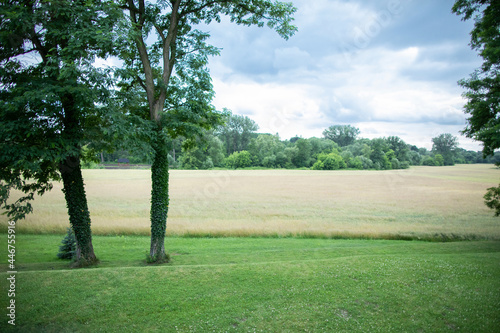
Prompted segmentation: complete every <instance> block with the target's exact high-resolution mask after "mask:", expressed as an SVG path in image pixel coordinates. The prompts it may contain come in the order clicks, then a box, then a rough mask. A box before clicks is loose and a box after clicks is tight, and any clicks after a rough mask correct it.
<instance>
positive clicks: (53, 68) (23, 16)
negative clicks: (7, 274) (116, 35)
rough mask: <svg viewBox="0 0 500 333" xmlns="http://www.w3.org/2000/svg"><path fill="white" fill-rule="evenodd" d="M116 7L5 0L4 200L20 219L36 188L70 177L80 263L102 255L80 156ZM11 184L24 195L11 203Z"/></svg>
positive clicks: (95, 114)
mask: <svg viewBox="0 0 500 333" xmlns="http://www.w3.org/2000/svg"><path fill="white" fill-rule="evenodd" d="M117 13H118V12H117V11H114V10H113V8H112V7H111V6H109V4H108V3H107V2H106V1H98V0H92V1H62V0H60V1H4V2H2V4H1V5H0V45H1V47H0V100H1V103H0V151H1V152H2V154H0V180H1V181H0V203H1V204H2V206H3V207H4V208H5V209H6V210H7V213H8V215H9V216H10V218H12V219H13V220H16V221H17V220H19V219H22V218H24V217H25V215H26V214H28V213H30V212H31V211H32V206H31V204H30V201H31V200H32V199H33V198H34V194H35V193H37V194H43V193H45V192H46V191H48V190H50V189H51V188H52V184H51V181H58V180H61V179H62V181H63V192H64V195H65V199H66V204H67V208H68V214H69V220H70V223H71V226H72V228H73V230H74V232H75V236H76V242H77V249H76V259H77V263H79V264H82V265H83V264H85V265H87V264H92V263H94V262H95V261H96V260H97V259H96V256H95V254H94V249H93V245H92V234H91V229H90V222H91V220H90V214H89V210H88V207H87V199H86V195H85V189H84V183H83V177H82V173H81V167H80V161H81V158H82V147H83V145H84V144H85V143H87V142H88V141H87V139H88V138H87V137H86V134H87V133H89V132H93V130H94V127H95V126H96V125H97V124H98V122H99V119H100V118H99V112H100V111H102V110H104V108H103V107H102V105H104V104H101V108H98V107H97V106H96V103H99V102H100V103H104V102H105V99H106V97H107V94H108V89H107V88H108V85H109V82H108V80H107V76H106V75H105V73H104V72H103V71H100V70H97V69H96V68H94V67H93V66H92V63H93V62H94V59H95V58H96V57H97V56H100V57H105V56H106V54H107V53H108V51H110V50H111V45H112V41H111V36H112V34H111V33H110V32H111V31H112V30H113V24H114V23H113V22H114V21H115V20H116V15H117ZM12 189H15V190H20V191H21V192H22V193H24V195H23V196H21V198H20V199H18V200H17V201H15V202H14V203H8V198H9V193H10V191H11V190H12Z"/></svg>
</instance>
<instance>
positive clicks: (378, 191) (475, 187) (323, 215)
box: [0, 165, 500, 239]
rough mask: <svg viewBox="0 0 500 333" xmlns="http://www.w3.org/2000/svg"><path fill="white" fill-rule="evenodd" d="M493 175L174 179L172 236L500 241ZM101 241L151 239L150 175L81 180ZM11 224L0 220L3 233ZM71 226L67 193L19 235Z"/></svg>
mask: <svg viewBox="0 0 500 333" xmlns="http://www.w3.org/2000/svg"><path fill="white" fill-rule="evenodd" d="M499 176H500V172H499V171H498V169H495V168H494V167H493V166H492V165H457V166H453V167H413V168H411V169H408V170H394V171H331V172H329V171H309V170H252V171H249V170H234V171H233V170H232V171H227V170H220V171H180V170H173V171H171V182H170V185H171V186H170V197H171V200H170V211H169V218H168V224H167V233H168V234H170V235H177V236H179V235H186V234H189V235H201V236H203V235H215V236H217V235H223V236H276V235H278V236H283V235H305V236H320V237H323V236H325V237H365V238H387V239H391V238H396V239H397V238H406V237H409V238H417V239H418V238H437V239H446V238H452V239H455V238H459V239H460V238H465V239H500V227H499V223H498V218H495V217H494V216H493V212H492V211H491V210H489V209H488V208H487V207H486V206H485V205H484V203H483V195H484V194H485V192H486V188H488V187H491V186H496V185H497V184H498V182H499V180H500V177H499ZM84 177H85V183H86V190H87V196H88V202H89V208H90V212H91V218H92V230H93V233H94V234H96V235H114V234H122V235H148V234H149V206H150V205H149V200H150V186H151V181H150V171H149V170H84ZM6 223H7V219H6V217H5V216H1V217H0V230H4V231H5V230H6ZM68 226H69V222H68V217H67V212H66V206H65V202H64V197H63V193H62V192H61V184H55V186H54V189H53V190H52V191H51V192H50V193H48V194H46V195H45V196H43V197H41V198H37V199H36V201H35V203H34V213H33V214H32V215H30V216H28V218H27V219H26V220H25V221H20V222H19V223H18V225H17V229H18V230H19V232H25V233H59V234H62V233H64V232H65V230H66V228H67V227H68Z"/></svg>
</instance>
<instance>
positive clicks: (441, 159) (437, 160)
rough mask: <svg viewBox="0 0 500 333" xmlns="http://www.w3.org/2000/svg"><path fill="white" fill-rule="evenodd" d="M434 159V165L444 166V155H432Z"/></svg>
mask: <svg viewBox="0 0 500 333" xmlns="http://www.w3.org/2000/svg"><path fill="white" fill-rule="evenodd" d="M434 161H435V163H436V166H444V165H445V160H444V157H443V155H441V154H436V155H434Z"/></svg>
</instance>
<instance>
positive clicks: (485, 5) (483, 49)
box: [452, 0, 500, 216]
mask: <svg viewBox="0 0 500 333" xmlns="http://www.w3.org/2000/svg"><path fill="white" fill-rule="evenodd" d="M452 10H453V12H454V13H455V14H457V15H461V16H462V19H463V20H464V21H465V20H469V19H471V18H472V17H474V21H475V22H474V28H473V29H472V31H471V43H470V45H471V48H472V49H473V50H476V51H478V52H479V55H480V56H481V57H482V58H483V64H482V66H481V68H479V69H477V70H476V71H475V72H474V73H472V74H471V75H470V78H469V79H463V80H461V81H459V82H458V83H459V85H460V86H462V87H463V88H465V89H466V91H465V93H464V97H465V98H466V99H467V103H466V104H465V106H464V111H465V113H466V114H469V115H470V117H469V118H468V119H467V123H468V124H467V127H466V128H465V130H464V131H463V133H464V134H465V135H467V136H468V137H470V138H473V139H476V140H478V141H481V142H482V143H483V157H487V156H489V155H493V154H494V153H495V149H498V148H500V98H499V92H500V52H499V50H500V3H499V2H498V1H497V0H457V1H456V2H455V4H454V5H453V9H452ZM498 193H500V185H499V186H498V187H497V188H494V187H491V188H489V189H488V192H487V193H486V195H485V200H486V204H487V205H488V207H490V208H492V209H494V208H495V199H494V198H495V196H496V198H497V199H496V215H497V216H498V215H499V214H498V213H499V206H498Z"/></svg>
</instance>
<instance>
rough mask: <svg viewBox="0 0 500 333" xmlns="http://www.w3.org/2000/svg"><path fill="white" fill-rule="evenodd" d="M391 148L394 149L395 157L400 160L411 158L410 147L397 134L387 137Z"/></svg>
mask: <svg viewBox="0 0 500 333" xmlns="http://www.w3.org/2000/svg"><path fill="white" fill-rule="evenodd" d="M386 141H387V144H388V145H389V148H390V149H392V150H393V151H394V154H395V158H397V159H398V161H400V162H403V161H409V160H410V148H409V146H408V145H407V144H406V142H404V141H403V140H402V139H401V138H399V137H397V136H390V137H388V138H387V139H386Z"/></svg>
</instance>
